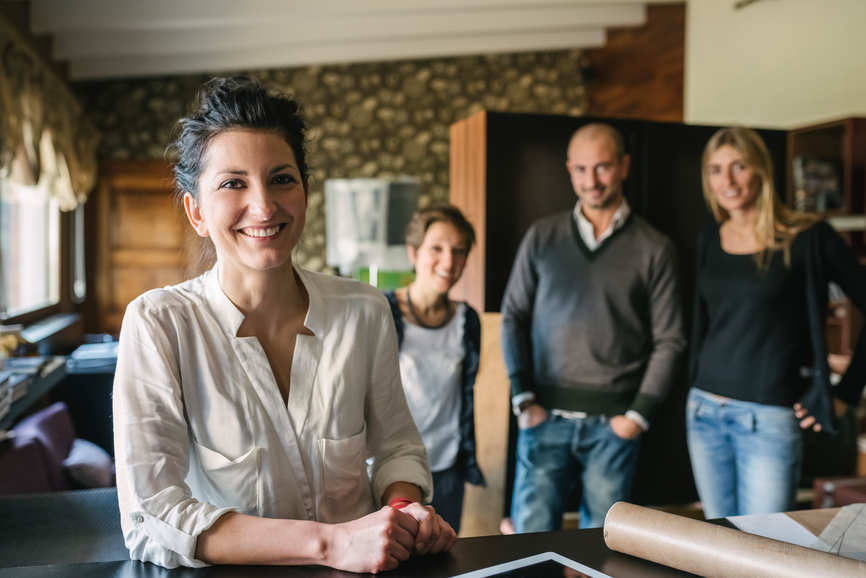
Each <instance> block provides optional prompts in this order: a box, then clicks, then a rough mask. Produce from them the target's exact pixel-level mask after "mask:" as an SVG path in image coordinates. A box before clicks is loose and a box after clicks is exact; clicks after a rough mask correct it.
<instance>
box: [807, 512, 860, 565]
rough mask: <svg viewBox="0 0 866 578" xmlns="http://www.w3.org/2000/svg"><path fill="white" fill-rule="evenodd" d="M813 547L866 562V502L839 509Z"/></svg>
mask: <svg viewBox="0 0 866 578" xmlns="http://www.w3.org/2000/svg"><path fill="white" fill-rule="evenodd" d="M812 549H814V550H820V551H822V552H829V553H831V554H836V555H837V556H845V557H846V558H854V559H855V560H860V561H863V562H866V504H854V505H852V506H845V507H844V508H842V509H841V510H839V513H838V514H836V516H834V517H833V521H832V522H830V525H829V526H827V527H826V528H825V529H824V531H823V532H821V536H820V537H819V538H818V539H817V540H816V541H815V543H814V544H812Z"/></svg>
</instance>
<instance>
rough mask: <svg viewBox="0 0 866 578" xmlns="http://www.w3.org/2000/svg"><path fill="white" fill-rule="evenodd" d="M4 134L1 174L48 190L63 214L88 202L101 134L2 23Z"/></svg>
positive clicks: (0, 122) (0, 114)
mask: <svg viewBox="0 0 866 578" xmlns="http://www.w3.org/2000/svg"><path fill="white" fill-rule="evenodd" d="M0 131H2V133H0V175H2V176H3V177H5V178H8V179H10V180H12V181H14V182H16V183H19V184H22V185H27V186H34V185H41V186H45V187H46V189H47V190H49V191H51V194H52V196H54V197H55V198H56V199H57V201H58V204H59V206H60V209H61V210H63V211H71V210H73V209H75V207H77V206H78V204H79V203H83V202H85V201H86V200H87V195H88V193H90V191H91V190H92V189H93V187H94V185H95V184H96V172H97V161H96V146H97V143H98V140H99V135H98V133H97V131H96V129H95V128H94V126H93V124H92V123H91V122H90V121H89V120H88V119H87V118H86V117H85V116H84V114H83V111H82V108H81V105H80V104H79V102H78V101H77V100H76V99H75V97H74V96H73V95H72V93H71V92H70V91H69V88H68V87H67V86H66V84H65V83H64V82H63V81H62V80H61V79H60V78H58V76H57V75H56V74H55V73H54V71H53V70H51V68H50V67H49V66H47V65H46V64H45V63H44V62H43V61H42V60H41V59H40V58H39V56H38V55H37V54H35V53H34V52H33V51H32V50H31V49H30V48H29V47H28V46H27V45H26V44H24V42H22V41H21V39H20V38H19V36H18V33H17V32H16V31H15V30H14V29H13V28H12V27H11V26H9V25H8V24H7V23H6V22H5V21H3V20H2V19H0Z"/></svg>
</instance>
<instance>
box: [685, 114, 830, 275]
mask: <svg viewBox="0 0 866 578" xmlns="http://www.w3.org/2000/svg"><path fill="white" fill-rule="evenodd" d="M725 145H729V146H731V147H733V148H734V149H735V150H736V151H737V152H739V153H740V154H741V155H743V160H744V161H745V162H746V164H748V165H749V167H751V168H752V170H753V171H754V174H755V178H758V179H760V188H759V191H758V196H757V198H756V199H755V209H756V213H757V216H756V218H755V224H754V227H755V228H754V231H755V239H756V241H757V242H758V247H759V250H758V252H757V253H756V254H755V261H756V263H757V265H758V270H765V269H766V268H767V267H769V265H770V262H771V261H772V258H773V253H774V252H775V251H782V252H783V254H784V257H785V265H786V266H790V265H791V243H792V242H793V241H794V237H796V236H797V235H798V234H799V233H800V232H801V231H803V230H804V229H807V228H809V227H810V226H812V225H813V224H815V223H816V222H817V221H819V220H820V217H818V216H817V215H815V214H812V213H797V212H794V211H792V210H791V209H789V208H788V207H786V206H785V205H784V204H782V201H781V200H780V199H779V196H778V195H777V194H776V188H775V187H774V186H773V159H772V158H770V152H769V151H768V150H767V145H765V144H764V140H763V139H762V138H761V136H760V135H759V134H758V133H756V132H755V131H753V130H752V129H750V128H745V127H742V126H732V127H730V128H723V129H719V130H718V131H717V132H716V134H714V135H713V136H712V138H710V140H709V142H707V146H706V148H704V155H703V158H702V160H701V169H702V170H701V173H702V176H703V184H704V199H705V200H706V201H707V205H709V207H710V209H711V210H712V211H713V216H714V217H715V218H716V222H717V223H724V222H725V221H727V220H728V219H730V218H731V215H730V214H729V213H728V212H727V211H726V210H725V209H723V208H722V207H720V206H719V203H718V201H717V200H716V196H715V195H714V194H713V191H712V189H711V188H710V178H709V173H708V171H707V168H708V167H707V165H708V164H709V162H710V157H711V156H712V155H713V153H715V152H716V151H717V150H719V149H720V148H722V147H723V146H725Z"/></svg>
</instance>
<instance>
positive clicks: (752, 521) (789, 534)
mask: <svg viewBox="0 0 866 578" xmlns="http://www.w3.org/2000/svg"><path fill="white" fill-rule="evenodd" d="M728 521H729V522H730V523H732V524H733V525H734V526H736V527H737V528H739V529H740V530H742V531H743V532H748V533H749V534H755V535H757V536H763V537H765V538H772V539H773V540H780V541H782V542H787V543H788V544H796V545H797V546H804V547H806V548H808V547H810V546H811V545H812V544H813V543H814V542H815V535H814V534H812V532H810V531H809V530H807V529H806V528H804V527H803V526H801V525H800V524H798V523H797V522H795V521H794V520H792V519H791V518H789V517H788V516H786V515H785V514H759V515H754V516H731V517H729V518H728ZM825 552H826V550H825Z"/></svg>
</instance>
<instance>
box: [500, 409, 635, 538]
mask: <svg viewBox="0 0 866 578" xmlns="http://www.w3.org/2000/svg"><path fill="white" fill-rule="evenodd" d="M639 439H640V438H636V439H633V440H624V439H622V438H620V437H619V436H617V435H616V434H615V433H614V432H613V430H612V429H611V427H610V422H609V421H608V419H607V418H606V417H605V416H589V417H586V418H583V419H565V418H562V417H559V416H556V415H552V414H550V415H548V418H547V419H546V420H545V421H543V422H542V423H540V424H539V425H537V426H535V427H532V428H528V429H525V430H520V432H519V433H518V435H517V472H516V474H515V480H514V495H513V499H512V502H511V519H512V522H513V523H514V529H515V531H516V532H518V533H522V532H546V531H550V530H559V529H561V528H562V515H563V514H564V513H565V508H566V506H567V505H568V498H569V495H570V494H571V492H572V491H573V490H574V488H575V486H576V485H577V481H578V479H580V480H581V484H582V486H583V495H582V497H581V505H580V527H581V528H596V527H599V526H602V525H603V524H604V517H605V516H606V515H607V511H608V510H609V509H610V507H611V506H612V505H613V504H615V503H616V502H618V501H621V500H626V499H628V497H629V494H630V493H631V482H632V477H633V474H634V468H635V462H636V461H637V453H638V447H639V445H640V442H639V441H638V440H639Z"/></svg>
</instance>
